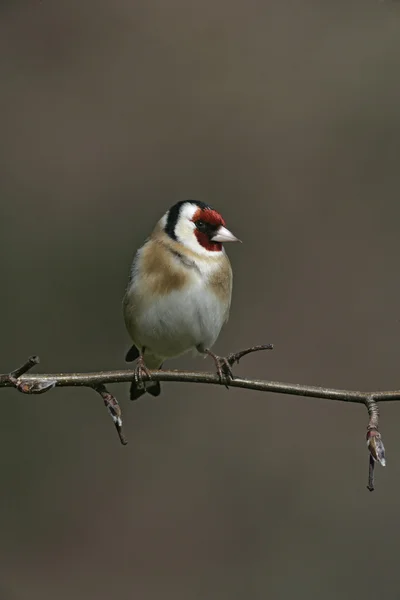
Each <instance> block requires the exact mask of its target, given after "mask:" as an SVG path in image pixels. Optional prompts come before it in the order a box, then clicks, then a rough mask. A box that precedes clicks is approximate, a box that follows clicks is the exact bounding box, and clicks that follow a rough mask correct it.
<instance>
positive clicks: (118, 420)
mask: <svg viewBox="0 0 400 600" xmlns="http://www.w3.org/2000/svg"><path fill="white" fill-rule="evenodd" d="M93 389H94V391H95V392H97V393H98V394H100V396H101V397H102V398H103V400H104V405H105V407H106V408H107V410H108V413H109V415H110V417H111V418H112V420H113V422H114V425H115V428H116V430H117V433H118V436H119V439H120V442H121V444H122V445H123V446H126V444H127V443H128V442H127V440H126V438H125V436H124V433H123V431H122V413H121V408H120V406H119V404H118V401H117V399H116V398H115V396H113V395H112V394H110V392H109V391H108V390H107V388H106V386H105V385H104V384H103V383H98V384H97V385H94V386H93Z"/></svg>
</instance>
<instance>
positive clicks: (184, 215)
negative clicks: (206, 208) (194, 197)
mask: <svg viewBox="0 0 400 600" xmlns="http://www.w3.org/2000/svg"><path fill="white" fill-rule="evenodd" d="M198 210H199V207H198V206H196V205H194V204H189V203H188V204H185V205H184V206H183V207H182V208H181V212H180V215H179V219H178V222H177V224H176V226H175V235H176V237H177V240H178V242H180V243H181V244H183V245H184V246H186V247H187V248H189V249H190V250H192V251H193V252H196V253H197V254H202V255H204V256H209V255H210V252H209V251H208V250H207V249H206V248H203V246H202V245H201V244H199V242H198V240H197V237H196V234H195V229H196V226H195V224H194V223H193V221H192V219H193V217H194V215H195V214H196V212H197V211H198Z"/></svg>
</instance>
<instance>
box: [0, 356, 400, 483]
mask: <svg viewBox="0 0 400 600" xmlns="http://www.w3.org/2000/svg"><path fill="white" fill-rule="evenodd" d="M272 348H273V346H272V344H268V345H261V346H253V347H251V348H247V349H245V350H241V351H239V352H236V353H232V354H230V355H229V356H228V357H227V361H228V362H229V364H230V365H231V366H232V365H233V364H234V363H235V362H239V360H240V359H241V358H242V357H244V356H246V355H247V354H250V353H252V352H259V351H261V350H272ZM38 363H39V358H38V357H37V356H32V357H31V358H29V359H28V361H26V362H25V363H24V364H23V365H22V366H21V367H20V368H18V369H15V370H14V371H12V372H11V373H9V374H4V375H0V388H1V387H14V388H16V389H17V390H18V391H20V392H22V393H25V394H42V393H44V392H47V391H49V390H50V389H51V388H53V387H76V386H81V387H88V388H92V389H93V390H95V391H96V392H97V393H98V394H99V395H100V396H101V397H102V399H103V401H104V404H105V405H106V407H107V409H108V411H109V414H110V416H111V417H112V419H113V422H114V424H115V427H116V429H117V432H118V435H119V438H120V441H121V443H122V444H124V445H125V444H126V443H127V442H126V439H125V437H124V435H123V432H122V414H121V409H120V406H119V404H118V402H117V400H116V398H115V397H114V396H113V395H112V394H111V393H110V392H109V391H108V389H107V388H106V384H110V383H126V382H131V381H133V380H134V378H135V370H133V369H130V370H119V371H98V372H93V373H52V374H45V373H44V374H38V375H32V374H27V371H29V370H30V369H31V368H32V367H33V366H35V365H36V364H38ZM149 375H150V377H151V380H152V381H164V382H168V381H174V382H184V383H185V382H186V383H205V384H212V385H229V387H236V388H242V389H247V390H255V391H260V392H273V393H276V394H289V395H292V396H306V397H312V398H323V399H325V400H335V401H341V402H352V403H358V404H364V405H365V406H366V408H367V411H368V415H369V422H368V426H367V447H368V450H369V474H368V485H367V488H368V489H369V490H370V491H373V490H374V467H375V463H380V464H381V465H382V466H385V465H386V458H385V449H384V446H383V442H382V437H381V434H380V433H379V430H378V426H379V411H378V402H390V401H395V400H400V390H389V391H376V392H362V391H354V390H341V389H335V388H329V387H320V386H314V385H302V384H298V383H283V382H280V381H266V380H262V379H246V378H241V377H234V378H233V379H232V378H231V377H225V380H223V381H221V378H220V377H219V375H218V374H217V373H215V374H214V373H199V372H191V371H164V370H161V371H149ZM147 380H149V377H148V376H147V375H144V376H143V381H147Z"/></svg>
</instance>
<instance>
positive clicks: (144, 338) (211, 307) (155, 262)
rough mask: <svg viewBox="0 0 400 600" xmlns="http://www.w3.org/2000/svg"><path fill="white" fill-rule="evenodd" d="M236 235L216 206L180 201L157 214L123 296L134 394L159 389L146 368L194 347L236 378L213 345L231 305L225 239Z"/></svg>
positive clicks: (219, 370)
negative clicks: (133, 367)
mask: <svg viewBox="0 0 400 600" xmlns="http://www.w3.org/2000/svg"><path fill="white" fill-rule="evenodd" d="M240 241H241V240H239V239H238V238H237V237H236V236H235V235H233V233H231V232H230V231H229V229H227V227H226V223H225V221H224V219H223V217H222V216H221V214H220V213H219V212H218V211H216V210H214V209H213V208H212V207H211V206H209V205H208V204H206V203H204V202H201V201H198V200H183V201H180V202H178V203H176V204H174V205H173V206H172V207H171V208H170V209H169V210H168V211H167V212H166V213H165V214H164V215H163V216H162V218H161V219H160V220H159V221H158V223H157V224H156V226H155V228H154V230H153V232H152V233H151V235H150V236H149V237H148V238H147V239H146V241H145V243H144V244H143V246H142V247H141V248H140V249H139V250H138V251H137V252H136V254H135V257H134V259H133V263H132V266H131V270H130V275H129V280H128V285H127V288H126V291H125V295H124V298H123V314H124V320H125V325H126V329H127V331H128V333H129V335H130V337H131V339H132V342H133V345H132V347H131V348H130V350H128V352H127V354H126V357H125V359H126V361H127V362H131V361H134V360H137V364H136V369H135V377H134V381H132V384H131V388H130V398H131V400H136V399H137V398H140V397H141V396H142V395H143V394H144V393H146V392H148V393H149V394H151V395H152V396H158V395H159V394H160V391H161V388H160V383H159V382H158V381H154V380H151V374H150V372H149V371H150V370H158V369H161V368H162V366H163V363H164V361H165V360H166V359H170V358H175V357H178V356H181V355H182V354H185V353H186V352H189V351H191V350H192V351H194V353H195V354H196V353H200V354H202V355H204V356H206V355H209V356H210V357H211V358H212V359H213V360H214V362H215V365H216V369H217V373H218V375H219V377H220V380H221V382H223V381H224V380H225V383H226V381H227V380H226V376H227V375H228V376H230V377H233V375H232V371H231V369H230V364H229V362H228V360H227V359H226V358H224V357H220V356H218V355H216V354H214V352H213V351H212V350H211V348H212V346H213V345H214V343H215V342H216V340H217V338H218V336H219V334H220V331H221V329H222V326H223V325H224V324H225V323H226V321H227V320H228V316H229V310H230V305H231V296H232V267H231V264H230V261H229V258H228V256H227V254H226V253H225V250H224V247H223V243H225V242H240ZM144 376H146V381H143V377H144ZM224 376H225V379H224Z"/></svg>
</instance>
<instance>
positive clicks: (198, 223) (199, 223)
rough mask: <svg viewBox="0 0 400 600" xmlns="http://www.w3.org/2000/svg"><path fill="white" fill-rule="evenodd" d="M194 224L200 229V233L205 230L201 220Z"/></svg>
mask: <svg viewBox="0 0 400 600" xmlns="http://www.w3.org/2000/svg"><path fill="white" fill-rule="evenodd" d="M194 224H195V225H196V227H197V229H200V231H202V230H203V231H204V229H205V228H206V224H205V222H204V221H201V220H199V221H195V223H194Z"/></svg>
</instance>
